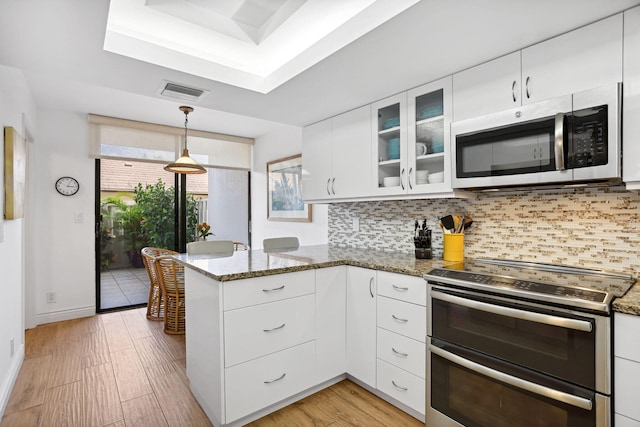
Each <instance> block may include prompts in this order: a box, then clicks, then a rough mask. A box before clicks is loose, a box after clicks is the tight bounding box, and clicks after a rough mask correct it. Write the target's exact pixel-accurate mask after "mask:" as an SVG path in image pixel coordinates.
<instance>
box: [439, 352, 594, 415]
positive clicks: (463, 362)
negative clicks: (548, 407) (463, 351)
mask: <svg viewBox="0 0 640 427" xmlns="http://www.w3.org/2000/svg"><path fill="white" fill-rule="evenodd" d="M429 351H431V353H433V354H436V355H438V356H440V357H442V358H443V359H447V360H448V361H450V362H451V363H455V364H456V365H459V366H462V367H463V368H466V369H469V370H471V371H473V372H476V373H478V374H480V375H484V376H487V377H489V378H492V379H494V380H496V381H500V382H502V383H505V384H509V385H511V386H513V387H516V388H519V389H521V390H526V391H528V392H531V393H534V394H537V395H539V396H543V397H546V398H548V399H551V400H555V401H557V402H562V403H566V404H568V405H572V406H576V407H578V408H581V409H584V410H587V411H591V410H592V409H593V403H592V402H591V400H589V399H585V398H584V397H580V396H575V395H573V394H569V393H565V392H563V391H559V390H556V389H553V388H550V387H546V386H543V385H540V384H536V383H532V382H531V381H526V380H523V379H522V378H518V377H514V376H512V375H507V374H505V373H503V372H500V371H496V370H495V369H492V368H489V367H487V366H483V365H481V364H479V363H476V362H472V361H471V360H469V359H465V358H464V357H460V356H458V355H457V354H453V353H450V352H448V351H446V350H444V349H442V348H440V347H436V346H435V345H433V344H430V345H429Z"/></svg>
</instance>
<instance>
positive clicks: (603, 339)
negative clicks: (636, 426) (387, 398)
mask: <svg viewBox="0 0 640 427" xmlns="http://www.w3.org/2000/svg"><path fill="white" fill-rule="evenodd" d="M425 279H426V280H427V283H428V297H427V303H428V310H427V313H428V314H427V335H428V336H427V390H426V394H427V402H426V421H427V425H428V426H429V427H452V426H456V427H459V426H466V427H501V426H504V427H507V426H510V427H511V426H560V427H578V426H579V427H605V426H610V425H611V419H612V402H611V400H612V397H611V393H612V386H611V379H612V362H611V352H612V344H611V337H612V318H611V316H610V306H611V301H612V299H613V298H615V297H618V296H621V295H623V294H624V293H625V292H626V291H627V290H628V289H629V287H630V286H631V285H632V284H633V280H632V278H631V277H630V276H624V275H618V274H610V273H604V272H601V271H598V270H592V269H582V268H571V267H564V266H558V265H553V264H539V263H522V262H517V261H507V260H477V261H472V262H464V263H460V264H454V265H451V266H449V267H446V268H436V269H434V270H432V271H431V272H429V273H428V274H426V275H425Z"/></svg>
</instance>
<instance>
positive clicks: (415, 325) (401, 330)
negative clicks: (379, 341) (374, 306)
mask: <svg viewBox="0 0 640 427" xmlns="http://www.w3.org/2000/svg"><path fill="white" fill-rule="evenodd" d="M378 326H379V327H382V328H384V329H387V330H389V331H392V332H396V333H398V334H401V335H404V336H405V337H409V338H413V339H414V340H416V341H420V342H425V335H426V333H427V309H426V307H423V306H420V305H416V304H409V303H408V302H404V301H398V300H395V299H391V298H386V297H379V298H378Z"/></svg>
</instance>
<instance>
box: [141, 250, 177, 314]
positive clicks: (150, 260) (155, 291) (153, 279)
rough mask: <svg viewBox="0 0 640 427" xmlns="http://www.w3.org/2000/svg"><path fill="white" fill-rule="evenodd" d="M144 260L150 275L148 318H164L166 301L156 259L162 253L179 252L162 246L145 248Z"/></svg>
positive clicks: (143, 251) (171, 253)
mask: <svg viewBox="0 0 640 427" xmlns="http://www.w3.org/2000/svg"><path fill="white" fill-rule="evenodd" d="M140 253H141V254H142V261H143V263H144V267H145V269H146V270H147V275H148V276H149V301H148V302H147V319H149V320H163V319H164V301H163V299H162V288H161V287H160V282H159V281H158V275H157V273H156V268H155V259H156V258H157V257H159V256H162V255H175V254H177V252H175V251H171V250H169V249H162V248H152V247H147V248H143V249H142V250H141V251H140Z"/></svg>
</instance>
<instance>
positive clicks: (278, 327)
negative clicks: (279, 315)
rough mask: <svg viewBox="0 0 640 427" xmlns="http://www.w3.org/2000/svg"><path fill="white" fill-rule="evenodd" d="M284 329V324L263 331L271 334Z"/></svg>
mask: <svg viewBox="0 0 640 427" xmlns="http://www.w3.org/2000/svg"><path fill="white" fill-rule="evenodd" d="M282 328H284V323H283V324H282V325H280V326H276V327H275V328H271V329H263V331H264V332H271V331H277V330H278V329H282Z"/></svg>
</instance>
